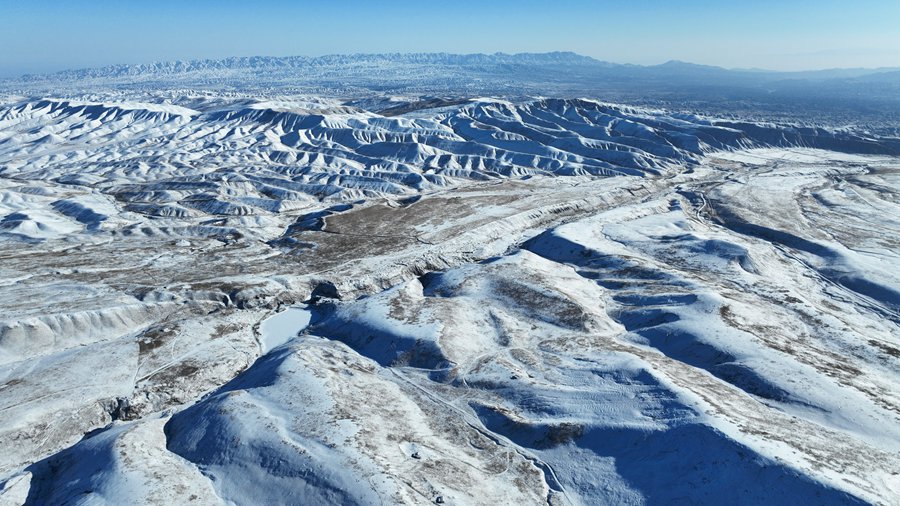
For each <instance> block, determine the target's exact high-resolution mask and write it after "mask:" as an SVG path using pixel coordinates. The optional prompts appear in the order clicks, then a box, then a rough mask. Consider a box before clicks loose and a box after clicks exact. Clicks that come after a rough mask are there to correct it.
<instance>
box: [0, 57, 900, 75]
mask: <svg viewBox="0 0 900 506" xmlns="http://www.w3.org/2000/svg"><path fill="white" fill-rule="evenodd" d="M551 54H571V55H576V56H580V57H583V58H590V59H592V60H594V61H596V62H598V63H609V64H613V65H621V66H633V67H658V66H662V65H666V64H671V63H682V64H687V65H693V66H698V67H711V68H716V69H721V70H726V71H733V72H767V73H772V74H793V73H812V72H827V71H841V70H861V71H891V70H900V65H898V66H879V67H860V66H853V67H850V66H846V67H841V66H837V67H822V68H806V69H796V70H774V69H770V68H762V67H726V66H723V65H715V64H708V63H699V62H694V61H687V60H682V59H679V58H669V59H666V60H664V61H662V62H659V63H649V64H648V63H632V62H622V61H613V60H606V59H600V58H597V57H594V56H590V55H585V54H582V53H579V52H576V51H569V50H552V51H522V52H515V53H510V52H505V51H494V52H474V53H461V52H450V51H389V52H384V51H381V52H346V53H323V54H317V55H304V54H286V55H266V54H253V55H244V56H241V55H231V56H221V57H185V58H163V59H158V60H153V61H142V62H118V63H106V64H98V65H87V66H77V67H68V68H59V69H56V70H47V71H43V72H24V73H9V72H4V71H3V70H0V79H13V80H14V79H18V78H24V77H39V76H51V75H53V74H58V73H62V72H77V71H80V70H93V69H102V68H110V67H122V66H138V65H155V64H163V63H175V62H188V63H192V62H204V61H219V60H227V59H232V58H308V59H318V58H328V57H335V56H390V55H451V56H478V55H482V56H495V55H504V56H519V55H551Z"/></svg>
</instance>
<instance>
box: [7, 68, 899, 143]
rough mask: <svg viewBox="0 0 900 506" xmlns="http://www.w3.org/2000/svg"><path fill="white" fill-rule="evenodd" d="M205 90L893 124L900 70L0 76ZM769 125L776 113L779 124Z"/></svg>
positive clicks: (60, 85)
mask: <svg viewBox="0 0 900 506" xmlns="http://www.w3.org/2000/svg"><path fill="white" fill-rule="evenodd" d="M150 88H153V89H185V88H189V89H214V90H223V89H224V90H237V91H248V90H253V91H254V92H255V93H259V92H261V91H266V90H268V91H269V92H271V93H297V92H308V93H315V94H320V95H331V96H341V97H348V98H358V97H362V96H367V95H372V94H373V93H374V94H405V95H410V94H412V95H433V96H445V97H447V96H450V97H460V96H463V97H471V96H476V95H492V96H515V97H521V96H535V95H538V96H548V97H572V96H584V97H590V98H598V99H602V100H610V101H619V102H626V103H636V104H640V105H657V106H663V107H669V108H688V109H691V110H695V111H696V110H700V111H704V112H710V113H716V114H719V113H732V114H740V115H745V114H750V113H753V112H754V111H759V112H762V113H765V116H766V117H770V118H771V117H772V116H773V114H775V115H776V116H778V115H784V116H785V117H788V118H799V119H804V118H806V117H807V116H809V115H810V114H814V116H815V117H814V118H812V119H815V120H816V121H819V122H821V121H822V119H823V118H826V119H828V120H830V121H829V122H831V123H847V122H857V121H859V120H860V119H862V120H864V121H867V122H870V123H875V124H887V125H890V124H898V123H897V122H898V118H900V68H880V69H831V70H819V71H810V72H774V71H764V70H748V69H724V68H721V67H713V66H707V65H696V64H692V63H685V62H680V61H670V62H667V63H663V64H661V65H651V66H642V65H629V64H616V63H609V62H604V61H599V60H596V59H594V58H590V57H587V56H582V55H579V54H576V53H571V52H553V53H521V54H504V53H495V54H464V55H463V54H447V53H409V54H400V53H390V54H354V55H330V56H321V57H304V56H291V57H264V56H258V57H233V58H223V59H215V60H193V61H174V62H161V63H150V64H139V65H112V66H107V67H101V68H94V69H81V70H67V71H63V72H57V73H53V74H43V75H26V76H22V77H20V78H16V79H6V80H3V81H0V91H6V92H13V93H24V94H28V95H42V94H44V95H45V94H56V95H59V94H70V95H71V94H77V93H81V92H86V91H95V90H98V89H115V90H129V89H132V90H134V89H140V90H147V89H150ZM776 119H777V118H776Z"/></svg>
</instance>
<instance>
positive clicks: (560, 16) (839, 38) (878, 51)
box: [0, 0, 900, 76]
mask: <svg viewBox="0 0 900 506" xmlns="http://www.w3.org/2000/svg"><path fill="white" fill-rule="evenodd" d="M0 22H2V25H0V26H2V30H0V76H15V75H20V74H23V73H36V72H48V71H55V70H63V69H71V68H82V67H93V66H101V65H108V64H115V63H147V62H152V61H165V60H176V59H197V58H221V57H226V56H255V55H266V56H288V55H307V56H317V55H323V54H335V53H372V52H436V51H443V52H453V53H493V52H498V51H502V52H508V53H515V52H544V51H575V52H577V53H580V54H584V55H587V56H592V57H595V58H598V59H601V60H607V61H612V62H617V63H638V64H656V63H662V62H665V61H667V60H670V59H678V60H684V61H690V62H693V63H701V64H709V65H718V66H723V67H731V68H734V67H740V68H751V67H752V68H766V69H774V70H809V69H820V68H833V67H900V0H854V1H852V2H850V1H847V0H753V1H744V2H734V1H728V0H615V1H609V0H555V1H533V0H494V1H491V0H482V1H475V0H460V1H453V2H437V1H428V0H418V1H408V0H395V1H375V0H369V1H365V0H329V1H319V0H316V1H302V0H295V1H288V0H270V1H253V2H251V1H235V0H216V1H213V0H192V1H175V0H155V1H150V2H143V1H141V2H139V1H122V0H120V1H116V0H68V1H62V0H57V1H48V0H0Z"/></svg>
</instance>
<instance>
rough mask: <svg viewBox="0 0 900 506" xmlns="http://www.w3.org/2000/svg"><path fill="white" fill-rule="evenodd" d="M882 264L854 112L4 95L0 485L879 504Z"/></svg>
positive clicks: (885, 229)
mask: <svg viewBox="0 0 900 506" xmlns="http://www.w3.org/2000/svg"><path fill="white" fill-rule="evenodd" d="M170 70H171V69H169V70H166V68H164V67H160V68H155V69H154V72H163V73H165V72H169V71H170ZM176 70H177V69H175V70H171V71H172V72H175V71H176ZM206 70H209V69H206ZM107 71H109V72H111V71H112V70H109V69H107ZM192 71H193V70H192ZM123 72H125V71H124V70H123ZM222 72H226V70H222ZM123 75H124V74H123ZM101 77H102V76H94V77H91V78H92V79H94V78H97V79H99V78H101ZM119 77H121V76H119ZM898 266H900V140H898V139H896V138H890V137H884V136H879V135H876V134H874V133H872V132H870V131H867V130H865V129H862V128H846V129H836V128H821V127H814V126H799V125H791V124H784V123H759V122H750V121H745V120H740V119H733V118H732V119H719V118H715V117H709V116H705V115H699V114H684V113H673V112H667V111H663V110H657V109H647V108H638V107H630V106H621V105H614V104H609V103H605V102H599V101H595V100H591V99H556V98H552V99H551V98H546V99H534V98H528V99H512V98H503V99H501V98H490V97H488V98H466V99H464V100H457V99H453V100H450V99H447V100H444V99H440V100H439V99H434V98H428V97H425V98H412V99H410V98H409V97H407V98H402V99H401V98H396V97H394V98H391V97H384V96H381V97H377V96H371V97H369V98H367V99H365V100H361V99H359V97H354V98H353V100H341V99H338V98H334V96H332V95H328V96H324V97H317V96H312V95H303V96H299V95H291V94H284V95H279V96H273V95H271V94H267V95H265V96H263V95H260V96H258V97H253V96H250V95H247V94H244V95H242V94H240V93H225V92H218V93H212V92H209V93H185V94H183V95H178V94H173V93H166V94H159V93H157V92H155V91H147V92H145V93H142V92H136V91H129V92H128V93H126V94H122V93H118V92H109V93H108V94H106V95H103V96H98V94H96V93H94V94H91V95H89V96H88V95H85V96H83V97H81V98H79V99H75V98H26V97H21V96H16V97H10V98H9V99H8V100H6V102H5V103H3V104H0V504H35V505H43V504H159V505H168V504H187V503H190V504H360V505H363V504H365V505H368V504H436V503H437V504H460V505H462V504H551V505H582V504H583V505H594V504H636V505H637V504H761V503H765V504H786V505H787V504H884V505H889V504H897V503H898V502H900V269H898Z"/></svg>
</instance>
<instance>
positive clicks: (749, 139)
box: [0, 99, 897, 238]
mask: <svg viewBox="0 0 900 506" xmlns="http://www.w3.org/2000/svg"><path fill="white" fill-rule="evenodd" d="M754 146H796V147H816V148H825V149H834V150H840V151H847V152H860V153H878V154H890V153H895V152H896V149H897V142H894V141H892V140H890V139H877V138H869V137H866V136H863V135H859V134H854V133H851V132H845V131H831V130H825V129H820V128H812V127H802V128H801V127H792V126H779V125H765V124H756V123H739V122H735V121H723V120H714V119H708V118H702V117H698V116H689V115H672V114H668V113H666V112H663V111H654V110H647V109H640V108H629V107H622V106H614V105H609V104H604V103H600V102H595V101H590V100H559V99H544V100H536V101H525V102H518V103H513V102H506V101H500V100H487V99H483V100H476V101H472V102H469V103H462V104H460V105H454V106H449V107H440V108H437V109H433V110H432V109H427V108H426V109H417V108H416V107H411V108H410V112H408V113H406V114H401V115H399V116H390V117H385V116H382V115H380V114H378V113H376V112H370V111H366V110H362V109H358V108H355V107H352V106H347V105H343V104H341V103H340V102H337V101H330V100H314V101H310V102H308V103H307V102H302V101H293V102H291V101H277V100H276V101H261V102H248V101H246V100H235V101H232V102H228V101H224V102H223V101H212V102H211V103H204V102H203V101H196V102H192V101H185V104H184V105H178V104H156V103H150V104H140V103H126V104H122V105H114V104H99V103H98V104H88V103H81V102H72V101H60V100H43V101H38V102H25V103H20V104H16V105H13V106H10V107H7V108H5V109H2V110H0V157H2V158H0V159H2V160H4V163H3V165H0V174H2V175H3V176H4V177H5V178H7V181H18V182H20V183H21V186H16V187H10V188H8V189H7V190H5V191H4V195H5V197H4V199H5V200H6V202H7V203H6V204H4V207H5V208H6V209H7V210H8V211H9V213H8V214H7V215H6V216H5V217H4V218H2V221H0V230H2V233H5V234H11V235H18V236H22V237H29V238H42V237H45V236H47V235H52V234H54V233H62V234H65V233H66V232H67V231H72V230H79V229H81V228H87V229H90V230H103V229H110V228H123V227H124V226H125V224H126V223H131V224H132V225H134V226H133V227H131V228H130V229H127V228H126V230H132V231H140V230H141V227H137V225H142V224H144V223H145V222H147V221H148V220H152V219H155V218H165V219H166V220H167V221H166V222H159V220H157V221H156V223H158V224H159V225H162V224H163V223H165V225H164V226H165V227H167V230H171V229H172V228H173V227H174V228H177V229H179V230H191V229H189V228H188V229H185V228H184V227H191V226H203V225H202V224H203V220H204V219H208V218H209V217H211V216H219V217H227V218H231V217H234V218H241V217H243V219H244V223H245V224H246V223H247V221H246V220H247V219H254V220H256V222H257V225H258V227H259V228H260V229H261V230H263V231H262V232H261V233H264V234H272V233H273V232H271V231H268V232H266V231H265V230H264V229H266V228H267V227H276V228H277V227H282V226H283V224H282V223H281V221H279V220H278V219H275V218H272V217H273V216H276V215H279V214H282V213H285V212H296V211H299V210H303V209H306V210H308V211H310V212H312V211H317V210H319V209H322V208H323V207H327V205H324V206H323V204H322V203H327V202H353V201H357V200H360V199H372V198H379V197H389V198H404V197H409V196H414V195H417V194H420V193H422V192H428V191H435V190H438V189H441V188H447V187H453V186H458V185H460V184H466V183H467V182H471V181H486V180H491V179H497V178H505V177H526V176H536V175H554V176H584V175H591V176H612V175H632V176H648V175H660V174H663V173H668V172H673V171H677V170H683V169H684V168H685V167H688V166H691V165H696V164H697V163H699V161H700V160H701V159H702V158H703V156H704V154H705V153H708V152H711V151H714V150H728V149H740V148H748V147H754ZM35 181H46V182H50V183H53V188H56V190H54V193H53V194H46V195H34V194H32V193H29V192H30V190H29V188H30V186H29V185H28V182H35ZM45 191H50V190H49V189H48V190H45ZM17 202H18V203H17ZM39 203H40V204H39ZM123 221H124V223H123ZM163 233H169V232H163ZM227 233H230V232H229V231H227V230H224V229H223V234H227Z"/></svg>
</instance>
